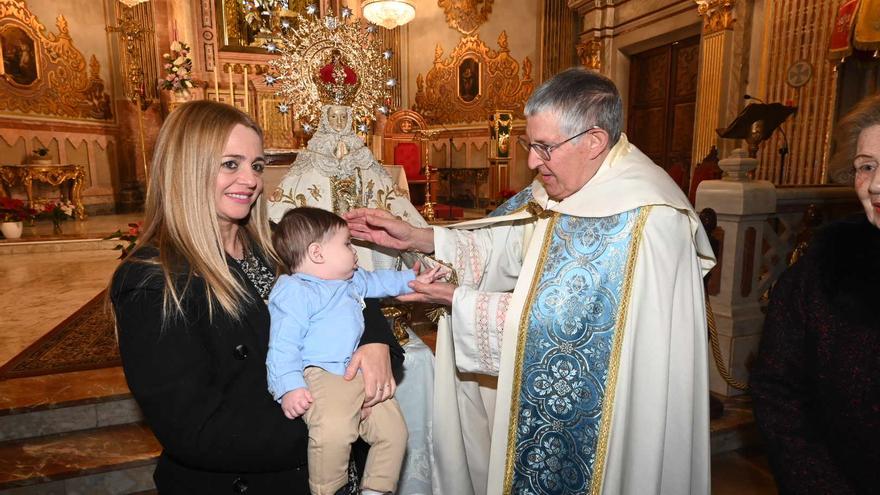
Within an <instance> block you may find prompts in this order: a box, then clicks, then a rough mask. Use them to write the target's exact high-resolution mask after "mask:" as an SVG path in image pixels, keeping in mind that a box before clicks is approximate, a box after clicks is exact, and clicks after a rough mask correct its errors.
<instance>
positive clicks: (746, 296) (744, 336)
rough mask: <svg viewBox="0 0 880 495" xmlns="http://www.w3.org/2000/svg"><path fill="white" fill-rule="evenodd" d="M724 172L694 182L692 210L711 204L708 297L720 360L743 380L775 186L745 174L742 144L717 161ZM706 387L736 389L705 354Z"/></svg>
mask: <svg viewBox="0 0 880 495" xmlns="http://www.w3.org/2000/svg"><path fill="white" fill-rule="evenodd" d="M718 165H719V166H720V167H721V169H722V170H724V172H725V175H724V177H723V178H722V179H721V180H708V181H703V182H701V183H700V186H699V187H698V188H697V198H696V199H697V201H696V207H697V210H698V211H701V210H703V209H704V208H712V209H713V210H715V213H717V215H718V228H719V229H721V231H722V232H723V241H722V243H721V245H720V251H721V252H720V253H716V255H719V256H720V258H721V260H720V263H719V266H718V267H717V268H716V270H720V272H719V273H715V274H713V277H720V284H719V283H718V281H716V282H715V283H710V288H709V296H710V298H709V300H710V302H711V304H712V309H713V310H714V312H715V322H716V324H717V328H718V337H719V341H720V347H721V354H722V356H723V361H724V365H725V366H726V367H727V369H728V370H729V371H730V372H731V375H733V377H734V378H735V379H736V380H738V381H741V382H747V381H748V373H747V371H746V362H747V361H748V360H749V359H750V357H751V356H752V355H753V354H754V353H755V352H756V351H757V349H758V342H759V341H760V338H761V326H762V325H763V323H764V315H763V313H762V312H761V307H760V302H759V298H760V297H761V294H759V293H758V277H759V275H760V273H759V272H760V268H761V256H762V253H761V251H762V245H763V240H764V231H765V229H766V228H768V224H767V219H768V218H769V217H771V216H772V215H774V214H775V213H776V188H775V186H774V185H773V184H772V183H771V182H769V181H763V180H751V179H749V178H748V173H749V172H750V171H752V170H754V169H755V168H757V166H758V160H756V159H754V158H749V157H748V153H747V152H746V151H745V150H743V149H736V150H734V151H733V153H732V156H731V157H729V158H726V159H723V160H721V161H720V162H719V164H718ZM709 362H710V363H712V364H710V366H709V367H710V376H709V387H710V389H711V390H712V391H713V392H717V393H720V394H722V395H725V396H732V395H739V394H742V393H743V392H742V391H739V390H737V389H735V388H733V387H730V386H729V385H727V384H726V383H725V382H724V380H723V379H722V378H721V375H720V374H719V373H718V370H717V367H716V366H715V362H714V360H713V359H712V357H711V356H710V358H709Z"/></svg>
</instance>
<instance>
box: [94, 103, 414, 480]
mask: <svg viewBox="0 0 880 495" xmlns="http://www.w3.org/2000/svg"><path fill="white" fill-rule="evenodd" d="M265 162H266V160H265V158H264V156H263V141H262V132H261V130H260V128H259V126H258V125H257V124H256V123H255V122H254V121H253V120H252V119H251V118H250V117H249V116H248V115H246V114H244V113H242V112H240V111H238V110H237V109H235V108H233V107H230V106H227V105H223V104H220V103H216V102H209V101H198V102H192V103H188V104H185V105H182V106H180V107H179V108H178V109H176V110H175V111H174V112H172V113H171V115H170V116H169V117H168V120H167V121H166V122H165V123H164V125H163V126H162V129H161V130H160V132H159V137H158V141H157V143H156V149H155V153H154V157H153V165H152V168H151V181H150V186H149V191H148V194H147V203H146V213H145V222H144V232H143V234H142V236H141V238H140V239H139V240H138V245H137V247H136V248H135V250H134V251H133V252H132V253H131V254H130V255H129V257H128V258H127V259H126V260H125V261H124V262H123V263H122V265H120V267H119V269H118V270H117V271H116V273H115V274H114V276H113V281H112V282H111V291H110V294H111V300H112V303H113V309H114V312H115V315H116V320H117V327H118V333H119V348H120V353H121V355H122V361H123V368H124V369H125V375H126V379H127V381H128V384H129V387H130V389H131V391H132V394H133V395H134V397H135V399H136V400H137V402H138V404H139V405H140V407H141V409H142V410H143V413H144V416H145V418H146V421H147V423H148V424H149V426H150V427H151V428H152V430H153V432H154V433H155V434H156V437H157V438H158V439H159V442H160V443H161V444H162V447H163V449H164V450H163V453H162V456H161V457H160V459H159V463H158V466H157V468H156V472H155V474H154V479H155V481H156V486H157V488H158V489H159V492H160V493H162V494H166V493H187V494H193V493H242V492H245V491H247V493H248V494H254V493H257V494H259V493H272V494H274V493H288V494H290V493H303V494H307V493H308V469H307V466H306V459H307V457H306V447H307V440H308V432H307V429H306V426H305V424H304V423H303V422H302V421H301V420H299V419H298V420H294V421H291V420H288V419H287V418H286V417H285V416H284V414H283V413H282V411H281V408H280V406H279V405H278V404H277V403H276V402H275V401H274V400H273V399H272V397H271V396H270V395H269V393H268V392H267V383H266V368H265V362H266V353H267V349H268V341H269V312H268V309H267V307H266V304H265V302H264V300H265V298H266V297H267V296H268V294H269V291H270V290H271V288H272V285H273V283H274V281H275V264H276V261H277V258H276V256H275V254H274V251H273V250H272V246H271V241H270V239H269V226H268V222H267V220H266V213H265V203H264V200H263V194H262V192H263V178H262V172H263V167H264V165H265ZM364 318H365V323H366V331H365V333H364V338H363V339H362V340H361V344H362V346H361V347H360V348H359V349H358V351H357V352H356V353H355V355H354V356H353V358H352V362H351V365H350V366H349V367H348V369H347V370H346V377H348V378H349V379H350V378H352V377H354V375H355V374H356V372H357V371H358V370H360V371H362V372H363V378H364V382H365V396H366V403H365V405H366V406H372V405H373V404H375V403H377V402H380V401H383V400H386V399H388V398H389V396H390V394H391V392H390V391H391V386H390V384H391V383H392V382H393V377H392V375H391V363H390V359H389V356H390V355H391V352H390V349H389V346H391V345H396V342H395V341H394V338H393V336H392V335H391V332H390V329H389V328H388V325H387V322H386V321H385V320H384V318H382V316H381V313H380V312H379V309H378V306H377V305H376V304H374V303H373V304H368V306H367V309H366V310H365V312H364ZM383 390H387V391H386V392H383ZM377 391H378V392H377Z"/></svg>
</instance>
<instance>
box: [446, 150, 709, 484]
mask: <svg viewBox="0 0 880 495" xmlns="http://www.w3.org/2000/svg"><path fill="white" fill-rule="evenodd" d="M434 232H435V237H434V241H435V249H436V252H435V254H436V256H437V258H438V259H440V260H445V261H447V262H450V263H451V264H452V265H453V266H454V268H455V269H456V271H457V273H458V276H459V281H460V286H459V288H458V289H456V291H455V295H454V299H453V305H452V333H451V336H452V342H450V343H449V344H448V345H447V346H446V347H444V348H442V349H441V347H440V344H439V340H440V336H438V348H437V362H438V365H437V373H438V375H439V374H440V373H441V367H440V364H439V363H441V362H444V361H449V360H453V359H454V362H455V365H456V366H457V368H458V370H459V371H460V372H472V373H479V374H485V375H497V376H498V383H497V398H496V401H495V403H494V407H491V405H490V406H487V407H486V408H485V414H486V416H485V417H476V418H475V417H468V416H464V415H462V416H461V426H462V432H463V433H462V436H463V437H464V438H467V437H468V434H467V433H466V432H467V431H469V430H472V429H474V428H476V429H477V430H482V429H484V428H485V426H484V425H485V423H486V421H488V422H490V423H491V427H490V431H491V440H487V442H488V443H486V444H484V445H483V446H482V448H483V449H484V450H490V455H489V458H488V466H486V463H485V461H484V464H483V465H481V466H476V468H474V467H473V466H472V467H471V469H472V471H473V470H474V469H476V470H477V471H480V470H483V469H487V470H488V481H487V490H486V493H489V494H500V493H505V494H507V493H515V494H527V493H537V494H540V493H554V494H569V493H570V494H575V493H578V494H581V493H594V494H599V493H604V494H639V495H643V494H670V495H672V494H674V495H680V494H688V493H692V494H704V493H708V492H709V486H710V484H709V483H710V479H709V414H708V391H709V390H708V368H707V366H708V364H707V334H706V319H705V305H704V302H703V301H704V299H703V298H704V293H703V284H702V277H703V275H705V274H706V273H707V272H708V270H709V269H710V268H711V267H712V266H713V265H714V257H713V254H712V251H711V249H710V246H709V242H708V239H707V237H706V234H705V232H704V231H703V229H702V226H701V225H700V222H699V220H698V218H697V216H696V214H695V213H694V212H693V210H692V208H691V206H690V204H689V203H688V201H687V199H686V198H685V196H684V195H683V194H682V192H681V190H680V189H679V188H678V187H677V186H676V185H675V184H674V183H673V182H672V180H671V179H669V177H668V176H667V175H666V173H665V172H664V171H663V170H662V169H660V168H659V167H657V166H656V165H654V164H653V163H652V162H651V161H650V159H649V158H648V157H646V156H645V155H644V154H642V153H641V152H640V151H639V150H638V149H637V148H635V147H634V146H632V145H630V144H629V143H628V142H627V140H626V136H622V137H621V139H620V142H618V144H617V145H615V146H614V148H612V150H611V152H610V153H609V155H608V157H607V158H606V160H605V162H604V163H603V164H602V166H601V167H600V169H599V171H598V172H597V174H596V175H595V176H594V177H593V178H592V179H591V180H590V181H589V182H588V183H587V184H586V185H585V186H584V187H583V188H582V189H581V190H580V191H578V192H577V193H575V194H573V195H572V196H570V197H568V198H566V199H565V200H563V201H561V202H555V201H553V200H550V199H549V198H548V196H547V193H546V191H545V190H544V188H543V186H542V185H541V183H540V182H539V181H537V180H536V181H535V182H534V183H532V185H531V186H529V187H528V188H526V189H525V190H523V191H521V192H520V193H519V194H517V195H516V196H514V197H513V198H511V200H510V201H508V202H507V203H505V204H504V205H502V206H501V207H500V208H499V210H498V211H496V212H495V213H493V215H492V216H490V217H488V218H485V219H481V220H474V221H470V222H464V223H461V224H458V225H456V226H455V228H452V229H444V228H439V227H435V230H434ZM441 351H442V352H441ZM447 352H452V353H454V358H452V357H450V356H448V355H445V354H444V353H447ZM440 379H441V377H439V376H438V377H437V381H439V380H440ZM435 393H438V394H439V390H438V391H436V392H435ZM458 401H459V403H461V402H473V395H472V394H471V396H470V397H459V398H458ZM449 402H453V401H449ZM455 413H456V411H455V408H454V407H450V408H448V409H447V410H446V411H445V412H444V411H441V410H439V409H435V412H434V414H435V416H439V415H443V414H455ZM474 425H475V426H474ZM435 432H437V437H436V438H437V441H438V442H440V441H443V442H448V440H447V438H446V437H444V436H441V435H440V433H439V431H437V430H436V429H435ZM489 445H491V447H489ZM441 447H443V446H441ZM436 448H437V446H435V449H436ZM474 448H475V447H473V446H469V447H468V449H474ZM468 454H469V452H467V451H465V452H462V453H461V454H460V455H462V456H466V455H468ZM469 461H471V462H473V461H474V459H473V458H469ZM472 474H473V473H472Z"/></svg>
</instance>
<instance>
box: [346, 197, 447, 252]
mask: <svg viewBox="0 0 880 495" xmlns="http://www.w3.org/2000/svg"><path fill="white" fill-rule="evenodd" d="M342 217H343V218H345V220H346V221H347V222H348V230H350V231H351V236H352V237H354V238H355V239H361V240H364V241H369V242H372V243H374V244H377V245H379V246H383V247H388V248H392V249H397V250H400V251H406V250H408V249H415V250H416V251H421V252H423V253H432V252H434V231H433V230H432V229H430V228H416V227H413V226H412V225H410V224H408V223H407V222H405V221H403V220H400V219H399V218H397V217H395V216H394V215H392V214H391V213H390V212H387V211H385V210H377V209H373V208H358V209H355V210H351V211H349V212H347V213H345V214H344V215H342Z"/></svg>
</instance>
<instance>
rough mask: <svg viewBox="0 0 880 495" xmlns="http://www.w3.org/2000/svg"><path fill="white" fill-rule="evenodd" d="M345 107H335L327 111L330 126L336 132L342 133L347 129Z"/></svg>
mask: <svg viewBox="0 0 880 495" xmlns="http://www.w3.org/2000/svg"><path fill="white" fill-rule="evenodd" d="M345 110H346V109H345V107H342V106H339V105H333V106H332V107H330V108H328V109H327V123H328V124H330V127H332V128H333V129H334V130H336V132H342V130H343V129H344V128H345V121H346V120H348V119H346V115H345Z"/></svg>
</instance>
